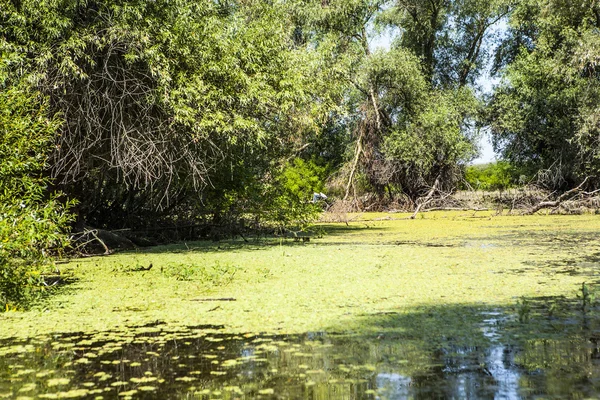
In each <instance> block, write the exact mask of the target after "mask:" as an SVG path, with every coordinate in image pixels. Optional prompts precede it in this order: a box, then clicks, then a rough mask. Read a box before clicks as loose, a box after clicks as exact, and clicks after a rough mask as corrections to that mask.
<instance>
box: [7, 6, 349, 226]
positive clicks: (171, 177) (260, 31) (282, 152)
mask: <svg viewBox="0 0 600 400" xmlns="http://www.w3.org/2000/svg"><path fill="white" fill-rule="evenodd" d="M0 10H1V11H0V37H2V39H0V48H1V49H2V52H3V53H4V54H6V57H3V59H4V60H7V61H6V62H4V63H0V78H2V79H4V80H7V81H11V80H12V79H15V78H17V79H18V78H20V77H21V76H22V75H23V74H24V73H25V74H28V76H29V77H30V80H31V81H32V82H33V84H34V85H35V87H36V88H37V89H38V90H40V91H41V92H42V93H43V94H44V95H47V96H48V97H49V98H50V102H49V104H50V110H49V111H50V112H51V114H55V113H60V115H61V118H63V120H64V122H65V123H64V124H62V125H61V127H60V128H59V133H60V134H59V135H57V136H56V141H57V144H58V146H56V147H55V148H54V151H53V152H52V154H51V159H50V170H51V174H52V175H53V176H56V177H57V178H58V179H57V184H60V185H61V188H62V189H63V190H64V192H65V193H67V194H68V195H69V196H71V197H75V198H78V199H79V200H80V201H81V204H80V207H79V211H80V213H81V216H82V218H83V219H85V220H87V221H86V222H87V223H88V224H92V225H94V226H97V227H115V226H119V227H122V226H123V224H126V225H129V226H131V225H140V224H145V223H147V220H148V219H152V220H156V219H157V218H164V219H170V220H174V219H181V217H182V215H184V214H185V215H198V214H207V213H208V214H210V213H213V214H221V213H223V211H228V210H229V209H230V208H231V206H232V205H234V203H235V206H237V207H243V206H244V204H243V202H244V198H245V194H246V193H247V192H248V191H250V190H256V191H264V188H261V187H260V186H261V185H265V184H266V185H268V184H272V182H268V181H269V179H270V177H272V176H273V174H271V167H272V166H273V165H272V163H273V164H275V165H278V164H279V163H281V162H282V160H285V159H286V158H288V157H289V156H290V155H291V154H292V152H293V151H295V148H297V147H301V146H302V145H303V144H304V143H302V138H303V137H304V136H308V135H313V136H318V132H319V131H320V125H321V121H322V120H323V119H324V118H325V117H326V116H327V114H328V112H329V111H330V109H331V108H335V107H334V104H335V100H334V99H335V98H336V96H338V97H339V96H340V94H339V93H337V92H336V90H327V87H328V84H327V83H328V82H331V81H332V80H333V78H334V77H338V78H339V72H337V73H336V72H335V69H331V68H327V66H324V65H323V62H324V61H323V60H324V59H323V58H322V57H321V55H322V54H323V53H324V52H326V49H325V48H323V47H320V48H319V49H315V48H314V47H309V46H302V45H299V44H298V43H296V42H294V41H293V28H294V24H292V23H291V22H290V21H289V18H290V16H289V15H288V13H287V12H286V11H287V8H286V7H285V4H283V3H280V2H258V1H251V2H241V1H240V2H225V3H224V2H213V1H190V0H177V1H164V0H159V1H158V2H136V1H125V2H121V1H114V0H97V1H90V2H87V3H86V4H85V6H83V5H81V4H80V2H76V1H72V0H42V1H41V2H35V3H34V2H30V1H26V2H22V4H20V5H19V6H18V7H17V6H16V5H15V4H14V3H13V2H10V1H6V0H2V1H0ZM325 47H326V46H325ZM330 93H332V94H331V95H330ZM173 204H177V206H178V210H177V213H173V214H170V215H166V213H165V211H164V210H166V209H169V210H173V209H172V205H173Z"/></svg>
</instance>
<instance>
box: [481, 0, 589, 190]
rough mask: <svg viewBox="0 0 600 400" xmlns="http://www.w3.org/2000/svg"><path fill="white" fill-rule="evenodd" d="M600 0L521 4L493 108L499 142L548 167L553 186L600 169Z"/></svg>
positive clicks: (521, 158)
mask: <svg viewBox="0 0 600 400" xmlns="http://www.w3.org/2000/svg"><path fill="white" fill-rule="evenodd" d="M599 7H600V6H599V5H598V3H597V2H591V1H588V0H576V1H572V2H556V1H550V0H528V1H523V2H519V4H518V5H517V7H516V8H515V10H514V12H513V13H512V14H511V16H510V30H509V36H508V38H507V39H506V40H505V42H504V43H503V45H502V46H501V47H500V51H499V54H498V56H497V57H498V59H497V65H500V66H504V68H503V69H501V73H502V75H503V77H504V80H503V83H502V84H501V85H500V87H499V88H498V89H497V91H496V93H495V94H494V95H493V97H492V99H491V102H490V104H489V108H488V123H489V124H490V126H491V128H492V133H493V135H494V142H495V147H496V149H498V150H501V151H502V152H503V155H504V157H505V158H507V159H508V160H509V161H511V162H513V163H515V164H516V165H519V166H525V167H528V168H530V169H542V170H548V173H546V174H545V176H546V177H551V179H550V178H546V179H544V182H541V183H543V184H544V185H546V186H547V187H549V188H552V189H561V188H566V187H570V186H572V185H574V184H575V183H576V182H577V181H579V180H581V179H582V178H583V177H585V176H588V175H596V174H597V173H598V172H600V163H598V160H599V159H600V158H599V157H598V154H599V153H598V150H597V149H598V146H597V137H598V128H597V115H598V108H597V104H598V99H600V81H599V80H598V69H597V65H598V60H600V52H599V51H598V49H599V48H600V47H599V46H598V29H599V28H600V19H598V15H599V13H600V8H599Z"/></svg>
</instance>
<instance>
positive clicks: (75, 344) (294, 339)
mask: <svg viewBox="0 0 600 400" xmlns="http://www.w3.org/2000/svg"><path fill="white" fill-rule="evenodd" d="M502 318H503V317H502V314H501V313H499V312H488V313H486V314H484V315H483V319H482V321H483V322H482V324H481V327H480V328H481V332H482V334H483V335H484V336H485V337H486V338H487V339H488V342H487V343H488V344H487V345H486V346H479V347H475V346H474V347H469V346H466V347H465V346H463V347H459V346H443V347H440V348H435V347H431V348H427V347H425V348H424V347H423V346H420V345H419V344H418V342H415V341H412V340H408V339H402V338H399V337H387V336H384V335H379V336H374V337H364V336H347V335H336V334H326V333H307V334H305V335H276V336H264V335H253V334H245V335H228V334H222V333H220V332H219V329H214V328H215V327H204V326H202V327H170V326H168V325H166V324H162V323H160V322H157V323H156V324H153V325H151V326H145V327H137V328H130V329H128V330H125V331H119V332H110V331H109V332H93V333H82V334H75V335H50V336H43V337H38V338H33V339H27V340H4V341H2V342H0V398H23V399H26V398H78V397H81V398H100V396H102V397H103V398H117V397H120V398H142V399H145V398H157V399H166V398H198V399H213V398H215V399H216V398H223V399H237V398H239V399H243V398H291V399H296V398H305V399H368V398H385V399H405V398H411V399H420V398H422V399H430V398H497V399H517V398H533V397H538V396H541V397H545V398H547V397H556V398H562V397H570V398H585V397H598V396H600V348H599V344H598V343H597V342H596V341H595V340H594V339H593V338H592V339H590V338H589V337H585V336H577V337H573V338H571V339H561V340H548V339H545V340H526V341H524V342H523V344H522V345H504V344H502V343H501V341H500V334H499V332H498V329H499V327H501V326H502V325H501V321H502ZM217 328H218V327H217ZM588 336H589V335H588Z"/></svg>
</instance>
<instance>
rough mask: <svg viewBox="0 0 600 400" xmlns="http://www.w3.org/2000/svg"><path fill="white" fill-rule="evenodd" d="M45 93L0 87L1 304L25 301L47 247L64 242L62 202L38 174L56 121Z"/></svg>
mask: <svg viewBox="0 0 600 400" xmlns="http://www.w3.org/2000/svg"><path fill="white" fill-rule="evenodd" d="M44 103H45V102H44V99H43V98H42V97H41V96H40V95H39V94H36V93H35V92H32V91H31V88H30V87H28V86H27V85H26V84H20V85H15V86H14V87H11V88H10V89H6V90H2V91H0V160H1V162H0V310H1V311H4V310H9V309H12V308H15V307H16V306H17V305H19V304H23V303H26V302H29V301H31V300H33V299H35V298H36V297H38V295H40V294H41V293H42V292H43V290H42V288H43V286H42V285H41V283H42V282H41V273H42V272H43V270H44V268H45V267H46V266H47V265H48V264H47V257H48V256H49V252H60V251H61V250H62V248H63V247H64V245H65V244H66V236H65V233H66V232H65V230H64V228H65V226H66V224H67V223H68V222H69V215H68V214H67V210H66V208H68V207H69V204H68V203H67V204H65V203H64V202H62V201H59V199H57V198H56V196H50V197H49V196H48V193H47V190H46V189H47V185H48V179H47V178H44V177H43V175H42V172H43V169H44V167H45V166H46V157H47V154H48V149H49V148H50V144H51V143H52V140H53V138H54V135H55V134H56V131H57V129H58V128H59V126H60V121H59V120H58V119H57V118H53V117H52V116H49V115H48V113H47V111H46V109H45V108H44Z"/></svg>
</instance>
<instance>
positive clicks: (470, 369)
mask: <svg viewBox="0 0 600 400" xmlns="http://www.w3.org/2000/svg"><path fill="white" fill-rule="evenodd" d="M434 217H435V218H434ZM409 223H410V224H411V225H407V224H409ZM367 224H368V226H367ZM357 225H358V224H355V225H354V226H352V225H351V226H350V227H345V226H333V227H327V229H328V234H327V235H326V236H324V237H323V238H319V239H313V240H311V242H308V243H306V244H305V243H296V242H290V243H288V244H285V243H282V242H278V243H275V244H274V243H270V242H266V243H264V244H260V243H258V244H257V243H254V242H253V243H251V244H246V243H240V242H231V243H217V244H213V243H195V244H190V245H188V244H184V245H181V244H180V245H175V246H172V247H165V248H158V249H149V250H148V251H143V252H134V253H124V254H117V255H114V256H111V257H102V258H97V259H92V258H88V259H78V260H75V261H74V262H72V263H70V264H67V265H65V266H61V270H62V271H61V272H62V274H63V276H71V277H72V278H73V279H72V281H70V282H71V284H69V285H66V286H65V287H64V289H61V291H59V292H58V293H57V294H56V295H55V296H52V297H50V298H49V299H48V302H47V303H43V304H41V305H40V306H39V307H38V308H34V309H32V310H30V311H25V312H15V313H4V314H0V399H2V398H8V399H22V400H25V399H37V398H49V399H52V398H88V399H100V398H103V399H113V398H124V399H127V398H140V399H207V400H208V399H254V398H265V399H432V398H434V399H446V398H450V399H462V398H470V399H521V398H525V399H528V398H544V399H546V398H577V399H579V398H581V399H584V398H600V305H599V301H598V298H600V297H599V296H597V295H596V294H597V293H599V291H598V287H599V286H600V284H599V282H598V276H597V275H598V273H597V272H598V265H600V239H598V238H597V231H598V230H600V218H598V217H597V216H594V215H588V216H573V217H546V218H541V217H531V218H524V217H519V218H518V219H517V218H514V219H513V218H498V219H493V218H491V217H489V216H486V218H478V219H474V218H470V217H462V216H460V215H455V214H440V215H439V216H428V219H423V220H416V221H412V222H406V221H393V220H390V221H367V222H365V223H364V226H363V225H361V226H360V227H357ZM150 263H153V265H154V266H155V267H154V268H153V269H152V270H147V269H143V268H139V267H140V266H148V265H149V264H150Z"/></svg>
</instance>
